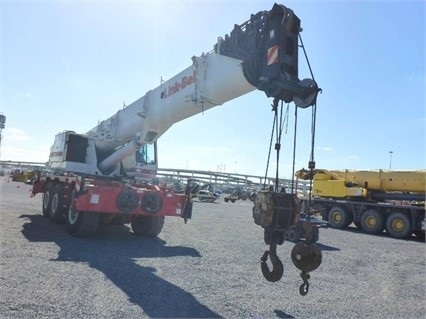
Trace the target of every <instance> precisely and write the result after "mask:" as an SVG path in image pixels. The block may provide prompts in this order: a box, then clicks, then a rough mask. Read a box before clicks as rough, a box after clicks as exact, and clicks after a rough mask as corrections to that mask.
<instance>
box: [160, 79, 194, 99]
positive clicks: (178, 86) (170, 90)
mask: <svg viewBox="0 0 426 319" xmlns="http://www.w3.org/2000/svg"><path fill="white" fill-rule="evenodd" d="M194 82H195V73H193V74H192V75H190V76H187V75H185V76H184V77H183V78H182V79H181V80H180V81H179V82H178V81H176V82H175V84H173V85H169V86H168V87H167V88H165V89H164V91H163V92H161V98H162V99H166V98H168V97H169V96H171V95H173V94H175V93H177V92H179V91H180V90H183V89H184V88H186V87H187V86H189V85H191V84H193V83H194Z"/></svg>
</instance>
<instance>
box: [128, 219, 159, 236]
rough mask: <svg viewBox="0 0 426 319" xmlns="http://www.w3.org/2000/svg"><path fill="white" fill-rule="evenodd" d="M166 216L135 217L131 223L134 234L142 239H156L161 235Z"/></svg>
mask: <svg viewBox="0 0 426 319" xmlns="http://www.w3.org/2000/svg"><path fill="white" fill-rule="evenodd" d="M163 225H164V216H159V217H157V216H144V215H137V216H134V217H133V219H132V222H131V227H132V230H133V233H134V234H135V235H137V236H141V237H156V236H158V235H159V234H160V233H161V230H162V229H163Z"/></svg>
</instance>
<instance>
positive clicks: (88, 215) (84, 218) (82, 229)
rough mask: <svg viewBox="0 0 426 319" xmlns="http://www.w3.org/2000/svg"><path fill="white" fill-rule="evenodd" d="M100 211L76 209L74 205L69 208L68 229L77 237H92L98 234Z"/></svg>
mask: <svg viewBox="0 0 426 319" xmlns="http://www.w3.org/2000/svg"><path fill="white" fill-rule="evenodd" d="M100 216H101V215H100V213H92V212H80V211H75V210H74V209H73V208H72V205H70V207H69V208H68V214H67V223H68V231H69V233H70V234H71V235H73V236H75V237H90V236H93V235H95V234H96V232H97V231H98V227H99V221H100Z"/></svg>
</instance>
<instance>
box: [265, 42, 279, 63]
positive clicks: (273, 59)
mask: <svg viewBox="0 0 426 319" xmlns="http://www.w3.org/2000/svg"><path fill="white" fill-rule="evenodd" d="M274 63H278V45H274V46H272V47H270V48H269V49H268V64H267V65H271V64H274Z"/></svg>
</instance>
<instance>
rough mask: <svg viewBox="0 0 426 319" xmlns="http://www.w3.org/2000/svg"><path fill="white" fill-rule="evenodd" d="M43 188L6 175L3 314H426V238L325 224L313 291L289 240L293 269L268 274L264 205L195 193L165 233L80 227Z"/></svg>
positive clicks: (285, 252) (0, 197)
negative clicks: (259, 214)
mask: <svg viewBox="0 0 426 319" xmlns="http://www.w3.org/2000/svg"><path fill="white" fill-rule="evenodd" d="M30 188H31V186H29V185H25V184H22V183H16V182H8V181H7V179H6V178H4V177H2V178H1V180H0V211H1V216H2V218H1V221H0V223H1V224H0V236H1V261H0V265H1V270H0V284H1V294H0V317H1V318H145V317H150V318H218V317H222V318H425V316H426V307H425V305H426V304H425V300H426V299H425V297H426V281H425V280H426V279H425V278H426V276H425V275H426V267H425V263H426V258H425V256H426V254H425V253H426V251H425V243H424V242H419V241H416V240H415V239H414V238H413V239H410V240H397V239H393V238H390V237H388V236H386V235H385V234H384V235H383V236H370V235H365V234H362V233H358V232H357V231H356V229H355V228H351V229H349V230H347V231H340V230H334V229H321V231H320V240H319V244H318V245H319V246H320V248H321V250H322V254H323V262H322V264H321V266H320V267H319V268H318V269H317V270H316V271H314V272H312V273H311V280H310V291H309V293H308V295H307V296H304V297H303V296H300V295H299V285H300V284H301V283H302V282H301V278H300V277H299V271H298V270H297V269H296V268H295V267H294V266H293V264H292V262H291V258H290V252H291V249H292V247H293V244H292V243H288V242H286V243H284V245H282V246H279V247H278V255H279V257H280V258H281V260H282V262H283V264H284V276H283V278H282V279H281V281H279V282H277V283H269V282H267V281H266V280H265V279H264V278H263V276H262V274H261V272H260V262H259V261H260V257H261V255H262V253H263V251H264V250H265V249H267V246H266V245H265V244H264V242H263V230H262V228H261V227H259V226H257V225H255V224H254V223H253V219H252V216H251V208H252V203H251V202H250V201H237V202H236V203H234V204H232V203H225V202H224V201H223V199H221V200H220V201H218V202H217V203H212V204H209V203H194V213H193V219H192V220H190V221H189V222H188V223H187V224H184V222H183V220H181V219H179V218H167V219H166V222H165V226H164V229H163V231H162V232H161V234H160V235H159V237H158V238H154V239H143V238H138V237H136V236H134V235H133V234H132V232H131V231H130V230H129V228H128V227H127V226H117V227H114V228H108V229H106V230H105V231H104V232H103V233H102V234H99V235H97V236H95V237H93V238H87V239H81V238H73V237H71V236H70V235H69V234H68V233H67V231H66V228H65V226H63V225H55V224H52V223H51V222H50V221H49V220H48V219H46V218H44V217H43V216H42V214H41V200H42V199H41V196H40V194H39V195H37V196H36V197H35V198H29V195H30Z"/></svg>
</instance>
